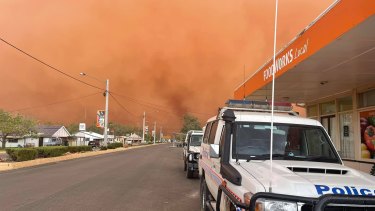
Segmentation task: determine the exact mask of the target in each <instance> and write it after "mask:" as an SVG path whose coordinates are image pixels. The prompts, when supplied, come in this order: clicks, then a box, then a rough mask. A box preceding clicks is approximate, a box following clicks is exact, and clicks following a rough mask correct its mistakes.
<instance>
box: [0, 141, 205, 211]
mask: <svg viewBox="0 0 375 211" xmlns="http://www.w3.org/2000/svg"><path fill="white" fill-rule="evenodd" d="M0 210H199V179H186V177H185V172H184V171H183V164H182V149H181V148H172V147H170V145H168V144H162V145H156V146H149V147H144V148H138V149H132V150H127V151H122V152H116V153H110V154H105V155H100V156H94V157H88V158H81V159H76V160H69V161H64V162H59V163H54V164H49V165H43V166H37V167H32V168H25V169H18V170H13V171H8V172H3V173H0Z"/></svg>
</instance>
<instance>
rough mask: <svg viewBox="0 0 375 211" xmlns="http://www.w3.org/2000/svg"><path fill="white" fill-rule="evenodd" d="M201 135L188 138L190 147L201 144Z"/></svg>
mask: <svg viewBox="0 0 375 211" xmlns="http://www.w3.org/2000/svg"><path fill="white" fill-rule="evenodd" d="M202 138H203V135H192V136H191V138H190V146H200V145H201V144H202Z"/></svg>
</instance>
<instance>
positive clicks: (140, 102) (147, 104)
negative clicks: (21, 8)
mask: <svg viewBox="0 0 375 211" xmlns="http://www.w3.org/2000/svg"><path fill="white" fill-rule="evenodd" d="M0 40H1V41H2V42H4V43H5V44H7V45H9V46H11V47H12V48H14V49H16V50H18V51H19V52H21V53H23V54H25V55H26V56H28V57H30V58H32V59H34V60H35V61H37V62H39V63H41V64H43V65H45V66H47V67H49V68H50V69H52V70H55V71H57V72H58V73H60V74H62V75H64V76H66V77H68V78H70V79H73V80H75V81H78V82H80V83H82V84H85V85H87V86H90V87H92V88H95V89H99V90H102V91H105V89H103V88H100V87H98V86H95V85H92V84H89V83H87V82H85V81H82V80H80V79H78V78H76V77H74V76H72V75H70V74H68V73H65V72H64V71H62V70H60V69H58V68H56V67H54V66H52V65H50V64H48V63H46V62H44V61H42V60H41V59H38V58H36V57H34V56H32V55H31V54H29V53H27V52H26V51H24V50H22V49H20V48H18V47H17V46H15V45H13V44H11V43H10V42H8V41H6V40H4V39H3V38H1V37H0ZM112 93H113V94H115V95H118V96H120V97H124V98H127V99H129V100H131V101H133V102H135V103H138V104H140V105H144V106H148V107H151V108H153V109H157V110H159V111H163V112H165V113H169V114H174V115H175V116H180V115H179V114H177V113H172V112H170V111H166V110H163V109H167V110H172V109H170V108H167V107H164V106H161V105H157V104H153V103H150V102H147V101H142V100H139V99H135V98H131V97H128V96H124V95H120V94H118V93H114V92H112ZM111 96H112V97H113V95H111ZM114 99H115V98H114ZM115 100H116V99H115ZM117 103H119V102H118V101H117ZM119 105H120V106H121V107H122V108H123V109H125V107H123V106H122V105H121V104H119ZM162 108H163V109H162ZM27 109H28V108H27ZM20 110H26V109H20ZM125 110H126V109H125ZM16 111H18V110H16ZM126 111H127V112H128V113H130V112H129V111H128V110H126ZM188 113H194V114H201V115H211V114H206V113H201V112H196V111H188ZM132 115H134V114H132Z"/></svg>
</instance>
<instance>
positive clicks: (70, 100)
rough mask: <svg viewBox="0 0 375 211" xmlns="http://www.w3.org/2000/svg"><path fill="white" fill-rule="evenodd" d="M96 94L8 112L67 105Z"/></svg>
mask: <svg viewBox="0 0 375 211" xmlns="http://www.w3.org/2000/svg"><path fill="white" fill-rule="evenodd" d="M97 94H100V92H96V93H92V94H89V95H85V96H82V97H79V98H72V99H67V100H61V101H56V102H52V103H48V104H44V105H36V106H30V107H25V108H19V109H16V110H12V111H10V112H17V111H24V110H30V109H36V108H43V107H48V106H51V105H56V104H61V103H68V102H72V101H76V100H81V99H84V98H87V97H91V96H94V95H97Z"/></svg>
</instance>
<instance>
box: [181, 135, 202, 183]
mask: <svg viewBox="0 0 375 211" xmlns="http://www.w3.org/2000/svg"><path fill="white" fill-rule="evenodd" d="M202 137H203V131H201V130H190V131H189V132H188V133H187V134H186V138H185V143H184V145H185V146H184V149H183V160H184V171H186V177H187V178H193V177H194V173H197V172H198V160H199V154H200V147H201V144H202Z"/></svg>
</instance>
